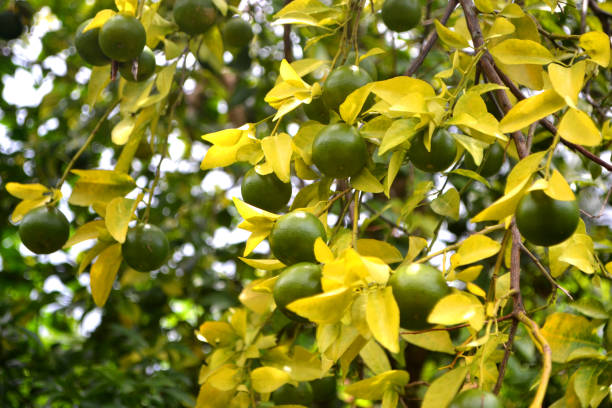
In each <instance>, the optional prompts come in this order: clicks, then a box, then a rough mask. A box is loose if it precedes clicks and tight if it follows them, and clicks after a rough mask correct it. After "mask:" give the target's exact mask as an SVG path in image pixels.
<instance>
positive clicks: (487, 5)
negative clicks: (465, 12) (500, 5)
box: [474, 0, 495, 13]
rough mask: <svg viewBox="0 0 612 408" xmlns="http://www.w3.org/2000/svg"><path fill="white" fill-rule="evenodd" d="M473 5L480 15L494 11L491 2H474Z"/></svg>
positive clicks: (476, 0)
mask: <svg viewBox="0 0 612 408" xmlns="http://www.w3.org/2000/svg"><path fill="white" fill-rule="evenodd" d="M474 5H475V6H476V8H477V9H478V11H480V12H482V13H492V12H494V11H495V7H493V3H491V0H474Z"/></svg>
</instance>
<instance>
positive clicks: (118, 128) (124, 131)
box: [111, 116, 136, 146]
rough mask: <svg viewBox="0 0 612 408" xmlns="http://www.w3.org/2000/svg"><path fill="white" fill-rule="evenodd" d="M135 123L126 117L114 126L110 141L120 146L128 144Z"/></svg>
mask: <svg viewBox="0 0 612 408" xmlns="http://www.w3.org/2000/svg"><path fill="white" fill-rule="evenodd" d="M135 126H136V123H135V121H134V118H132V117H131V116H128V117H126V118H124V119H122V120H121V121H120V122H119V123H117V124H116V125H115V127H114V128H113V130H112V132H111V139H112V141H113V143H114V144H116V145H119V146H122V145H124V144H126V143H127V142H128V140H129V139H130V135H131V134H132V132H133V131H134V128H135Z"/></svg>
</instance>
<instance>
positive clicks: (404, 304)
mask: <svg viewBox="0 0 612 408" xmlns="http://www.w3.org/2000/svg"><path fill="white" fill-rule="evenodd" d="M389 283H390V284H391V288H392V289H393V296H394V297H395V301H396V302H397V306H398V307H399V311H400V325H401V327H403V328H405V329H408V330H422V329H426V328H428V327H429V326H430V324H429V323H427V317H428V316H429V313H431V311H432V310H433V307H434V306H435V305H436V303H438V301H439V300H440V299H442V298H443V297H444V296H446V295H448V294H450V293H451V289H450V288H449V287H448V285H446V281H445V280H444V277H443V276H442V273H441V272H440V271H439V270H437V269H436V268H434V267H433V266H430V265H427V264H420V263H413V264H410V265H402V266H400V267H399V268H397V270H396V271H395V273H394V274H393V275H392V276H391V279H390V280H389Z"/></svg>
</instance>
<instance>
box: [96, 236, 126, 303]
mask: <svg viewBox="0 0 612 408" xmlns="http://www.w3.org/2000/svg"><path fill="white" fill-rule="evenodd" d="M122 260H123V257H122V256H121V244H118V243H117V244H113V245H111V246H109V247H107V248H106V249H104V250H103V251H102V252H101V253H100V255H99V256H98V259H97V260H96V262H94V264H93V266H92V267H91V272H90V274H89V275H90V285H91V295H92V297H93V299H94V302H95V303H96V305H97V306H98V307H102V306H104V304H105V303H106V300H107V299H108V295H110V291H111V288H112V287H113V282H114V281H115V276H117V271H118V270H119V266H120V265H121V261H122Z"/></svg>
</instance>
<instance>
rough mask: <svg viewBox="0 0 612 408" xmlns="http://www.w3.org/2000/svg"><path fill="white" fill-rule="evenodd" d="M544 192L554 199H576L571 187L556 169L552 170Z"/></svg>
mask: <svg viewBox="0 0 612 408" xmlns="http://www.w3.org/2000/svg"><path fill="white" fill-rule="evenodd" d="M544 192H545V193H546V195H548V196H549V197H552V198H554V199H555V200H561V201H574V200H575V199H576V196H575V195H574V192H573V191H572V189H571V187H570V186H569V184H567V181H566V180H565V178H564V177H563V176H562V175H561V173H559V171H557V170H554V171H553V173H552V176H550V179H549V180H548V186H547V187H546V188H545V189H544Z"/></svg>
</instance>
